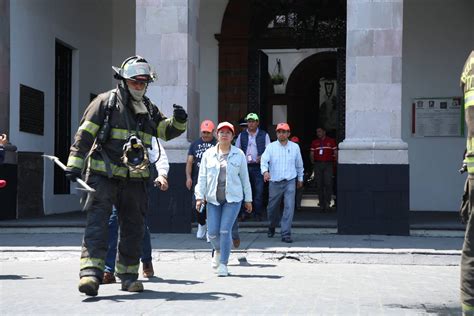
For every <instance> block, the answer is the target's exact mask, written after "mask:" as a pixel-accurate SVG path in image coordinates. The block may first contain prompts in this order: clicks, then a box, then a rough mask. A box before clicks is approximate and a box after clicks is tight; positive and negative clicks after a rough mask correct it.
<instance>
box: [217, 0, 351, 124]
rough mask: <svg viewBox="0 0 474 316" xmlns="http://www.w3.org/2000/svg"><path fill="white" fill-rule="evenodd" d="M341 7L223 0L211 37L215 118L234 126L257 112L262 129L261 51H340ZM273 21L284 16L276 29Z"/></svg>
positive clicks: (306, 1)
mask: <svg viewBox="0 0 474 316" xmlns="http://www.w3.org/2000/svg"><path fill="white" fill-rule="evenodd" d="M346 6H347V4H346V1H345V0H335V1H330V2H328V1H325V0H319V1H315V0H299V1H272V0H258V1H257V0H229V3H228V5H227V7H226V10H225V13H224V18H223V21H222V27H221V33H220V34H217V35H216V39H217V40H218V41H219V97H218V109H219V115H218V118H219V120H223V119H225V120H228V121H231V122H234V123H236V122H237V121H238V120H239V119H240V118H241V117H243V116H244V115H245V114H246V113H247V112H249V111H252V112H257V113H259V114H261V116H262V117H263V122H261V123H264V124H263V125H264V126H268V125H269V124H271V120H269V119H268V118H267V116H268V113H265V112H266V109H267V107H266V106H267V104H268V103H267V101H268V100H267V98H266V97H267V94H266V93H267V91H266V86H267V79H268V78H267V76H266V71H264V69H265V66H266V64H265V63H266V62H267V61H266V59H265V58H262V54H261V50H262V49H285V48H286V49H302V48H338V47H339V48H344V47H345V38H346V34H345V32H346V26H345V20H346ZM279 17H285V19H286V22H285V23H283V25H276V22H275V21H277V19H278V18H279ZM290 19H291V21H290ZM295 19H296V20H295ZM271 25H272V26H271ZM263 57H264V56H263Z"/></svg>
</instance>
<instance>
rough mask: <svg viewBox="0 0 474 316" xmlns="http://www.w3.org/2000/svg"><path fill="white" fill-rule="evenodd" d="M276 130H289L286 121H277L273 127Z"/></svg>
mask: <svg viewBox="0 0 474 316" xmlns="http://www.w3.org/2000/svg"><path fill="white" fill-rule="evenodd" d="M275 130H276V131H279V130H283V131H290V125H288V124H286V123H278V125H277V127H276V128H275Z"/></svg>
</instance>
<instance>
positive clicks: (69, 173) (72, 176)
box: [64, 167, 82, 182]
mask: <svg viewBox="0 0 474 316" xmlns="http://www.w3.org/2000/svg"><path fill="white" fill-rule="evenodd" d="M64 173H65V174H66V178H68V179H69V181H71V182H76V181H77V178H81V177H82V175H81V170H79V169H77V168H69V167H68V168H66V170H65V171H64Z"/></svg>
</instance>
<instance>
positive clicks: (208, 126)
mask: <svg viewBox="0 0 474 316" xmlns="http://www.w3.org/2000/svg"><path fill="white" fill-rule="evenodd" d="M214 127H215V126H214V123H213V122H212V121H211V120H205V121H202V123H201V132H209V133H212V131H213V130H214Z"/></svg>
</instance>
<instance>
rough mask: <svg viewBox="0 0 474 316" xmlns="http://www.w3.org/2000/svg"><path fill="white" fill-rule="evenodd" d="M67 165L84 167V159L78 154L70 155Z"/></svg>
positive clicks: (78, 167)
mask: <svg viewBox="0 0 474 316" xmlns="http://www.w3.org/2000/svg"><path fill="white" fill-rule="evenodd" d="M67 166H68V167H70V168H77V169H81V170H82V168H83V167H84V159H82V158H81V157H76V156H69V158H68V159H67Z"/></svg>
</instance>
